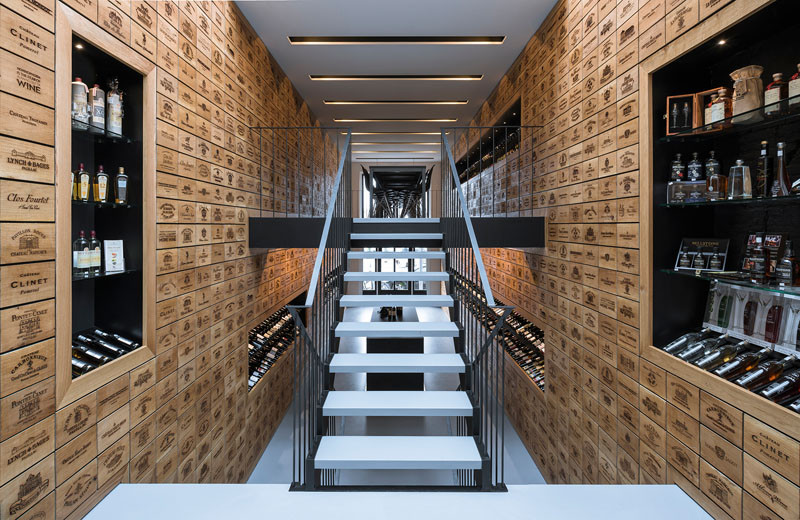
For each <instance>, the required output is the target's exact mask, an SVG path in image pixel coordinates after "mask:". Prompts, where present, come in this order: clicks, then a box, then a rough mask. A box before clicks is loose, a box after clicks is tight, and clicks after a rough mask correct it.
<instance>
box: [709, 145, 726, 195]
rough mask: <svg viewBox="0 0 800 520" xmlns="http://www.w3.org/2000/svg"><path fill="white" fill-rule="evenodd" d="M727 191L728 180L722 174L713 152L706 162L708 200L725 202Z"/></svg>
mask: <svg viewBox="0 0 800 520" xmlns="http://www.w3.org/2000/svg"><path fill="white" fill-rule="evenodd" d="M727 191H728V178H727V177H726V176H725V175H724V174H723V173H722V169H721V168H720V165H719V161H718V160H717V159H716V158H715V157H714V151H713V150H712V151H711V152H709V157H708V160H707V161H706V200H725V197H726V195H727Z"/></svg>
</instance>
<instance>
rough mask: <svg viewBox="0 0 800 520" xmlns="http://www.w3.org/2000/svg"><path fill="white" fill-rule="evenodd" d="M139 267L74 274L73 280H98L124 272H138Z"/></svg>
mask: <svg viewBox="0 0 800 520" xmlns="http://www.w3.org/2000/svg"><path fill="white" fill-rule="evenodd" d="M138 272H139V269H125V270H124V271H115V272H113V273H105V272H103V273H99V274H89V275H76V274H73V275H72V281H73V282H83V281H86V280H96V279H98V278H108V277H111V276H120V275H123V274H131V273H138Z"/></svg>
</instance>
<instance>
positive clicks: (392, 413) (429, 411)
mask: <svg viewBox="0 0 800 520" xmlns="http://www.w3.org/2000/svg"><path fill="white" fill-rule="evenodd" d="M322 415H324V416H336V417H434V416H440V417H456V416H460V417H466V416H471V415H472V403H470V401H469V397H467V394H466V392H445V391H374V390H373V391H368V392H362V391H333V392H328V395H327V397H326V398H325V404H324V405H322Z"/></svg>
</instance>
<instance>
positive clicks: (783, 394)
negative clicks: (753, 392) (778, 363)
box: [759, 369, 800, 404]
mask: <svg viewBox="0 0 800 520" xmlns="http://www.w3.org/2000/svg"><path fill="white" fill-rule="evenodd" d="M759 394H761V395H762V396H763V397H766V398H767V399H769V400H770V401H775V402H776V403H778V404H789V403H791V402H792V401H794V400H795V399H797V398H798V397H800V369H795V370H792V371H790V372H788V373H787V374H785V375H784V376H783V377H781V378H780V379H778V380H776V381H775V382H774V383H772V384H770V385H769V386H767V387H766V388H765V389H763V390H761V391H760V392H759Z"/></svg>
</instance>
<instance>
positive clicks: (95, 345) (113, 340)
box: [72, 327, 142, 378]
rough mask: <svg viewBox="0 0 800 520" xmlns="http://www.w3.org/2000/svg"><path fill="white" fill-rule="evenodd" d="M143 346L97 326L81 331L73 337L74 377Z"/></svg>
mask: <svg viewBox="0 0 800 520" xmlns="http://www.w3.org/2000/svg"><path fill="white" fill-rule="evenodd" d="M141 346H142V344H141V343H139V342H137V341H134V340H132V339H128V338H127V337H125V336H122V335H121V334H117V333H115V332H107V331H104V330H102V329H99V328H96V327H95V328H93V329H90V330H88V331H83V332H80V333H78V334H76V335H75V337H74V338H72V377H73V378H76V377H80V376H82V375H83V374H86V373H88V372H91V371H92V370H94V369H96V368H98V367H100V366H102V365H105V364H106V363H109V362H111V361H114V360H115V359H118V358H120V357H122V356H124V355H125V354H127V353H129V352H132V351H134V350H136V349H137V348H139V347H141Z"/></svg>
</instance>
